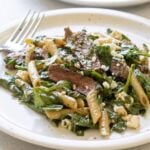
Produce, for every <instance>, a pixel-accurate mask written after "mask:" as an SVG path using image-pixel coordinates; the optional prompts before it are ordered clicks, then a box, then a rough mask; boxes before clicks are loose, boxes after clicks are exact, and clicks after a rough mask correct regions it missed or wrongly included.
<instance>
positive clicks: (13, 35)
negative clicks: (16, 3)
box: [8, 10, 31, 41]
mask: <svg viewBox="0 0 150 150" xmlns="http://www.w3.org/2000/svg"><path fill="white" fill-rule="evenodd" d="M30 13H31V10H29V11H28V12H27V14H26V16H25V17H24V19H23V20H22V21H21V23H20V24H19V26H18V27H17V28H16V30H15V31H14V32H13V34H12V35H11V37H10V38H9V39H8V41H13V40H14V38H15V37H16V36H17V34H18V32H20V30H21V29H22V27H23V25H24V23H25V21H26V19H27V17H28V15H29V14H30Z"/></svg>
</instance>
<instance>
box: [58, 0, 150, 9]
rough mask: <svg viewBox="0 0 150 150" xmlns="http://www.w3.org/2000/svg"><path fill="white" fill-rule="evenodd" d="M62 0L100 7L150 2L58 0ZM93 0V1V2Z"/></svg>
mask: <svg viewBox="0 0 150 150" xmlns="http://www.w3.org/2000/svg"><path fill="white" fill-rule="evenodd" d="M59 1H62V2H66V3H70V4H76V5H82V6H83V5H85V6H101V7H109V8H110V7H126V6H134V5H140V4H144V3H148V2H150V0H142V1H141V0H122V1H121V2H117V1H113V0H108V1H98V0H91V1H89V2H88V3H87V2H86V1H85V0H76V1H70V0H59ZM93 1H94V2H93Z"/></svg>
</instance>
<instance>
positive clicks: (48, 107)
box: [42, 105, 63, 110]
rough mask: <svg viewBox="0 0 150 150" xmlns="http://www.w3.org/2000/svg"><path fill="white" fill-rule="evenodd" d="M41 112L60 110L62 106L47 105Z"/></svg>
mask: <svg viewBox="0 0 150 150" xmlns="http://www.w3.org/2000/svg"><path fill="white" fill-rule="evenodd" d="M42 109H43V110H61V109H63V105H49V106H46V107H43V108H42Z"/></svg>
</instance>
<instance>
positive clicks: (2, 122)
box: [0, 8, 150, 150]
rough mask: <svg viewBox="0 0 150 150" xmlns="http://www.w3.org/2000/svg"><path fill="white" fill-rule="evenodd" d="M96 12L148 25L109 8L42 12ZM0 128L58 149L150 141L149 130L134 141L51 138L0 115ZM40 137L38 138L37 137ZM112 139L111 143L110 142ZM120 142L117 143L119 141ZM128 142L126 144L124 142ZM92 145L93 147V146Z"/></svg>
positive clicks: (116, 145)
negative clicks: (28, 129)
mask: <svg viewBox="0 0 150 150" xmlns="http://www.w3.org/2000/svg"><path fill="white" fill-rule="evenodd" d="M90 12H92V13H96V14H107V15H108V14H109V15H112V16H119V17H123V18H128V20H134V21H136V22H139V23H144V24H145V25H147V26H150V20H148V19H146V18H143V17H140V16H137V15H133V14H130V13H125V12H121V11H116V10H109V9H98V8H68V9H58V10H52V11H46V12H44V13H45V15H46V16H53V15H62V14H68V13H73V14H74V13H75V14H78V13H90ZM17 24H18V20H17V21H14V22H13V23H10V24H7V25H6V26H3V27H2V28H0V34H4V32H6V31H7V30H8V29H11V28H12V27H13V26H15V25H17ZM0 130H1V131H3V132H5V133H7V134H9V135H11V136H13V137H15V138H17V139H20V140H23V141H26V142H29V143H32V144H36V145H40V146H45V147H49V148H59V149H64V148H66V149H91V148H92V149H100V148H105V150H107V149H110V148H114V149H119V148H129V147H133V146H138V145H141V144H146V143H148V142H149V141H150V131H148V132H147V133H140V134H139V135H136V141H135V140H134V137H135V136H130V137H125V138H122V139H115V140H110V141H102V142H101V141H98V140H96V141H90V142H89V141H85V140H81V141H79V140H71V141H72V142H71V141H70V140H68V139H58V138H52V137H47V136H44V135H40V134H38V133H33V132H31V131H27V130H25V129H23V128H21V127H18V126H15V125H13V124H12V123H10V122H9V121H8V120H6V119H4V118H2V117H0ZM39 137H40V138H39ZM112 141H113V143H112ZM121 142H122V144H118V143H121ZM126 143H128V144H126ZM93 145H94V147H93Z"/></svg>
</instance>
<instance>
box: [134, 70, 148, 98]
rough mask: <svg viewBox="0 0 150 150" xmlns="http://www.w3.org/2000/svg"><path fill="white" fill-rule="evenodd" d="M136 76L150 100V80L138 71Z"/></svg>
mask: <svg viewBox="0 0 150 150" xmlns="http://www.w3.org/2000/svg"><path fill="white" fill-rule="evenodd" d="M135 74H136V77H137V78H138V80H139V81H140V83H141V85H142V87H143V89H144V91H145V92H146V94H147V96H148V98H149V100H150V78H149V77H148V76H146V75H144V74H143V73H142V72H140V71H138V70H136V72H135Z"/></svg>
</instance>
